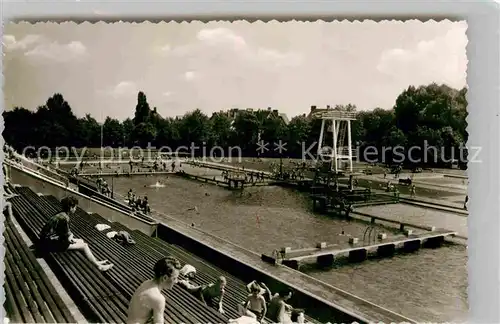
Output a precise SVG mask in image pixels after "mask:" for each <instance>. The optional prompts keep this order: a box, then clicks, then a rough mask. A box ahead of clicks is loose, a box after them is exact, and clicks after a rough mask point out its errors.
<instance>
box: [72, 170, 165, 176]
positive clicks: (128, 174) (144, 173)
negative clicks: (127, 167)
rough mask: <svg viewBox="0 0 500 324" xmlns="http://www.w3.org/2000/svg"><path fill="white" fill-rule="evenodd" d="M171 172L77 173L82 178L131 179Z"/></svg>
mask: <svg viewBox="0 0 500 324" xmlns="http://www.w3.org/2000/svg"><path fill="white" fill-rule="evenodd" d="M173 173H174V172H172V171H156V172H152V171H147V172H132V173H128V172H101V173H98V172H94V173H79V174H78V175H79V176H82V177H132V176H147V175H167V174H173Z"/></svg>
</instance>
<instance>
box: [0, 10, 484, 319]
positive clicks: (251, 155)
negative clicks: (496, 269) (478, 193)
mask: <svg viewBox="0 0 500 324" xmlns="http://www.w3.org/2000/svg"><path fill="white" fill-rule="evenodd" d="M467 28H468V25H467V22H466V21H451V20H440V21H434V20H427V21H419V20H416V19H415V20H406V21H403V20H400V21H397V20H391V21H389V20H387V21H379V22H376V21H370V20H363V21H348V20H344V21H331V22H326V21H320V20H318V21H315V22H300V21H288V22H278V21H270V22H262V21H257V22H247V21H244V20H238V21H233V22H229V21H225V22H224V21H222V20H219V21H211V22H200V21H191V22H188V21H185V22H181V23H178V22H173V21H172V22H161V23H152V22H142V23H128V22H116V23H106V22H103V21H101V22H98V23H88V22H84V23H81V24H77V23H74V22H65V23H55V22H40V23H36V24H30V23H23V22H19V23H14V22H11V23H6V24H5V25H4V29H3V40H2V41H3V54H4V56H3V76H4V88H3V91H4V107H5V111H4V112H3V119H4V131H3V134H2V135H3V140H4V143H3V151H4V160H3V173H4V179H5V181H4V200H5V201H6V202H5V203H4V205H3V215H4V233H3V235H4V248H5V256H4V269H5V282H4V284H3V288H4V292H5V303H4V309H5V311H4V314H5V317H6V319H5V320H4V323H130V324H132V323H141V324H145V323H156V324H157V323H168V324H180V323H192V324H196V323H233V324H245V323H248V324H258V323H330V324H332V323H353V322H356V323H366V324H368V323H379V322H382V323H419V322H453V323H463V322H467V320H468V311H469V302H468V273H467V262H468V256H467V241H468V225H467V221H468V216H469V210H468V209H469V195H468V191H467V188H468V182H469V175H468V172H467V169H468V166H470V165H471V163H475V162H478V159H479V158H478V157H479V155H480V154H481V148H479V147H473V146H469V145H467V141H468V137H469V133H468V125H467V116H468V107H467V106H468V102H467V92H468V86H467V82H466V79H467V65H468V59H467V55H466V46H467V43H468V39H467V34H466V33H467ZM474 201H475V200H474ZM471 232H473V230H472V229H471ZM485 266H486V265H485Z"/></svg>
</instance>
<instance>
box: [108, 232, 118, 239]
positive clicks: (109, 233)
mask: <svg viewBox="0 0 500 324" xmlns="http://www.w3.org/2000/svg"><path fill="white" fill-rule="evenodd" d="M116 234H117V232H116V231H111V232H107V233H106V236H107V237H109V238H110V239H112V238H113V237H115V236H116Z"/></svg>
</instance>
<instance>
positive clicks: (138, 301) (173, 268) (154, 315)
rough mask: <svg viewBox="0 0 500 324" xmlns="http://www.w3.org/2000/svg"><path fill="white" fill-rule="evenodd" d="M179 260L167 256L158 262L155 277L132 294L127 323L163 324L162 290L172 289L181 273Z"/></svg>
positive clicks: (163, 298)
mask: <svg viewBox="0 0 500 324" xmlns="http://www.w3.org/2000/svg"><path fill="white" fill-rule="evenodd" d="M180 267H181V265H180V263H179V261H178V260H177V259H175V258H172V257H166V258H163V259H161V260H159V261H158V262H156V264H155V266H154V268H153V271H154V278H153V279H150V280H148V281H145V282H143V283H142V284H141V285H140V286H139V288H137V290H136V291H135V292H134V294H133V295H132V299H131V300H130V305H129V308H128V316H127V324H136V323H140V324H145V323H150V322H152V323H155V324H163V320H164V314H163V313H164V311H165V297H164V296H163V295H162V293H161V291H162V290H163V289H171V288H172V287H173V285H174V284H175V283H176V281H177V277H178V275H179V268H180Z"/></svg>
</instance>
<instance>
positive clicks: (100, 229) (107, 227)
mask: <svg viewBox="0 0 500 324" xmlns="http://www.w3.org/2000/svg"><path fill="white" fill-rule="evenodd" d="M95 228H97V230H98V231H100V232H102V231H104V230H107V229H109V228H111V226H109V225H106V224H97V225H96V226H95Z"/></svg>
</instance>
